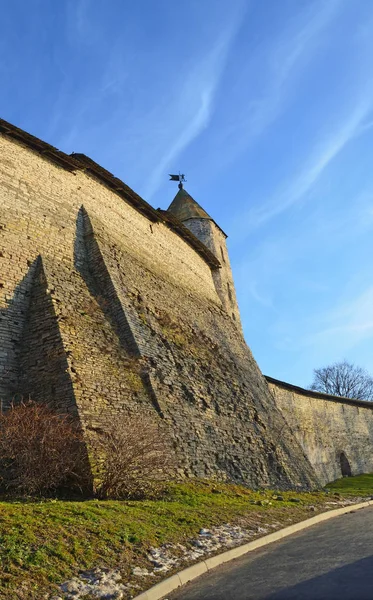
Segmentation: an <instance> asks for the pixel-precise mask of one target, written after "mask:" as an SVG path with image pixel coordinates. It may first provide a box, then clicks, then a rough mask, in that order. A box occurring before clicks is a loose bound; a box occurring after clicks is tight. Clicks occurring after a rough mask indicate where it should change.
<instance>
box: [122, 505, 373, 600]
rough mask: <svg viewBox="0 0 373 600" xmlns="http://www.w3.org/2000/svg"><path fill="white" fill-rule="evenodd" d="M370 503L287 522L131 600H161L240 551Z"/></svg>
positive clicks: (197, 564) (279, 538) (274, 540)
mask: <svg viewBox="0 0 373 600" xmlns="http://www.w3.org/2000/svg"><path fill="white" fill-rule="evenodd" d="M372 505H373V500H368V501H367V502H360V503H359V504H350V505H349V506H344V507H342V508H336V509H335V510H329V511H327V512H323V513H321V514H319V515H316V516H315V517H311V518H310V519H306V520H305V521H300V522H299V523H294V525H289V526H288V527H285V528H284V529H279V530H278V531H275V532H274V533H270V534H269V535H265V536H263V537H261V538H258V539H257V540H254V541H253V542H248V543H247V544H243V545H242V546H236V547H235V548H231V549H230V550H226V551H225V552H222V553H221V554H217V555H216V556H211V557H210V558H206V559H205V560H202V561H201V562H198V563H196V564H195V565H192V566H191V567H188V568H187V569H183V570H182V571H180V572H179V573H175V575H172V577H168V578H167V579H164V580H163V581H161V582H160V583H157V584H156V585H154V586H153V587H151V588H150V589H149V590H147V591H146V592H142V593H141V594H139V595H138V596H136V597H135V598H133V600H161V599H162V598H164V596H166V595H167V594H170V593H171V592H173V591H174V590H176V589H177V588H179V587H181V586H182V585H184V584H185V583H188V581H192V579H196V577H199V576H200V575H203V574H204V573H207V572H208V571H211V569H214V568H215V567H218V566H219V565H222V564H223V563H225V562H228V561H230V560H233V559H235V558H238V557H239V556H242V555H243V554H247V553H248V552H252V551H253V550H256V549H257V548H261V547H262V546H267V545H268V544H272V542H277V541H278V540H281V539H283V538H285V537H287V536H289V535H291V534H293V533H297V532H298V531H302V530H303V529H307V528H308V527H312V525H316V524H317V523H321V522H322V521H327V520H328V519H332V518H333V517H339V516H340V515H345V514H347V513H349V512H352V511H355V510H360V509H361V508H367V507H368V506H372Z"/></svg>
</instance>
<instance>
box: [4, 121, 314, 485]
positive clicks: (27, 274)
mask: <svg viewBox="0 0 373 600" xmlns="http://www.w3.org/2000/svg"><path fill="white" fill-rule="evenodd" d="M165 212H166V213H167V211H156V210H154V209H153V208H152V207H150V206H149V205H148V204H147V203H146V202H145V201H143V200H142V199H141V198H139V196H137V195H136V194H135V193H134V192H133V191H132V190H130V188H128V187H127V186H126V185H125V184H123V182H121V181H119V180H118V179H116V178H115V177H113V176H112V175H111V174H110V173H108V172H107V171H105V170H104V169H102V168H101V167H99V166H98V165H96V164H95V163H93V161H90V159H88V158H87V157H84V156H82V155H72V156H69V155H66V154H63V153H62V152H59V151H58V150H56V149H55V148H52V147H51V146H49V145H48V144H46V143H44V142H41V141H40V140H38V139H36V138H33V137H32V136H30V135H29V134H26V133H25V132H22V131H21V130H19V129H17V128H15V127H13V126H11V125H10V124H8V123H6V122H5V121H0V398H1V402H2V407H3V409H6V407H7V405H9V403H10V402H11V401H12V400H17V399H20V398H25V397H27V398H28V397H30V398H33V399H35V400H38V401H44V402H48V403H50V404H52V405H54V406H55V407H56V410H59V411H70V412H71V413H72V414H74V415H76V416H77V418H78V419H79V420H80V423H81V426H82V428H83V430H84V431H87V430H93V431H94V430H97V429H100V428H110V424H111V423H112V422H113V421H114V420H115V418H116V415H118V414H120V413H122V412H125V413H129V414H135V413H136V414H145V413H146V414H148V415H151V416H152V418H154V419H157V420H159V422H160V423H161V424H162V427H163V429H164V435H167V436H168V437H169V439H170V440H171V442H172V445H173V447H174V451H175V453H176V456H177V462H178V466H179V473H180V475H184V476H198V477H219V478H231V479H234V480H237V481H243V482H245V483H247V484H249V485H252V486H269V485H270V486H275V487H279V488H289V487H294V486H302V487H305V488H307V487H314V486H315V485H317V484H318V482H317V478H316V476H315V473H314V470H313V468H312V467H311V464H310V462H309V460H308V458H307V457H306V456H305V453H304V451H303V450H302V447H301V445H300V444H299V443H298V441H297V440H296V439H295V438H294V436H293V435H292V432H291V430H290V428H289V427H288V425H287V423H286V421H285V419H284V417H283V415H282V413H281V411H280V410H279V409H278V408H277V407H276V405H275V402H274V399H273V397H272V395H271V393H270V391H269V388H268V385H267V382H266V381H265V379H264V378H263V376H262V374H261V373H260V370H259V368H258V366H257V364H256V363H255V360H254V358H253V357H252V354H251V352H250V350H249V348H248V347H247V345H246V343H245V341H244V339H243V336H242V333H241V329H240V323H239V319H236V320H234V319H233V317H232V311H228V310H227V308H226V306H224V303H223V302H222V299H221V297H220V296H219V293H218V291H217V285H216V278H217V277H218V276H219V275H217V273H216V271H217V270H218V269H219V268H221V265H220V261H219V259H218V257H217V256H216V255H215V254H214V247H213V246H211V247H210V249H208V248H207V247H206V246H205V245H204V244H202V243H201V241H200V240H198V238H197V237H196V236H195V235H193V233H191V231H190V230H189V229H188V228H187V227H185V226H183V224H182V223H181V222H180V221H178V220H177V219H175V218H174V217H172V218H171V215H170V216H168V215H167V214H165ZM219 247H220V243H219ZM226 258H227V257H226ZM225 283H226V282H225ZM230 291H231V294H232V296H231V297H232V299H233V300H234V301H235V296H234V295H233V294H234V286H233V280H232V289H231V290H230ZM233 300H232V302H233Z"/></svg>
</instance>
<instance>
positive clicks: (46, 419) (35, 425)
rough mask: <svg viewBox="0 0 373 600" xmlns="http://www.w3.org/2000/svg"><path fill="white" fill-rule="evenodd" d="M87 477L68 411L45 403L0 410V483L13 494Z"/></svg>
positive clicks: (44, 490) (81, 483)
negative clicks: (59, 409) (56, 409)
mask: <svg viewBox="0 0 373 600" xmlns="http://www.w3.org/2000/svg"><path fill="white" fill-rule="evenodd" d="M88 480H89V474H88V468H87V454H86V449H85V445H84V443H83V439H82V434H81V432H80V431H79V429H78V427H77V426H76V424H75V423H73V422H72V420H71V417H70V416H68V415H60V414H56V413H55V412H53V411H52V410H51V409H50V408H48V406H46V405H45V404H39V403H36V402H32V401H29V402H26V403H21V404H18V405H12V406H11V407H10V409H9V410H8V411H6V412H4V413H2V414H0V485H1V487H2V488H3V490H6V491H7V492H8V493H13V494H27V495H43V494H48V493H50V492H53V491H55V490H56V489H57V488H60V487H62V486H67V487H69V488H70V489H71V488H72V487H73V488H76V489H80V490H83V489H85V488H86V487H87V485H88Z"/></svg>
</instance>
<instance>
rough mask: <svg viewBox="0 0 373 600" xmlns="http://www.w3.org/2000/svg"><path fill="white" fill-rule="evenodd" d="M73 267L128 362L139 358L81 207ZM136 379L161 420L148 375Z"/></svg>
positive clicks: (129, 328) (88, 221) (86, 216)
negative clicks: (97, 305) (95, 302)
mask: <svg viewBox="0 0 373 600" xmlns="http://www.w3.org/2000/svg"><path fill="white" fill-rule="evenodd" d="M74 266H75V268H76V270H77V271H78V273H80V275H81V276H82V278H83V279H84V281H85V284H86V286H87V288H88V291H89V293H90V294H91V296H93V297H94V298H95V300H96V301H97V303H98V304H99V306H100V308H101V310H102V312H103V314H104V316H105V318H106V320H107V321H108V322H109V323H110V325H111V327H112V328H113V330H114V331H115V333H116V335H117V337H118V340H119V343H120V345H121V347H122V348H123V350H124V351H125V352H126V354H127V355H128V357H129V358H132V359H139V358H141V356H142V353H141V350H140V347H139V344H138V343H137V341H136V337H135V335H134V333H133V330H132V328H131V325H130V322H129V320H128V318H127V315H126V313H125V310H124V308H123V304H122V302H121V301H120V299H119V297H118V294H117V291H116V289H115V285H114V283H113V281H112V278H111V276H110V273H109V271H108V268H107V266H106V263H105V259H104V257H103V255H102V252H101V250H100V247H99V245H98V243H97V240H96V238H95V234H94V230H93V227H92V223H91V220H90V218H89V215H88V213H87V211H86V209H85V208H84V206H81V207H80V209H79V212H78V216H77V219H76V237H75V244H74ZM139 375H140V377H141V381H142V384H143V387H144V390H145V391H146V393H147V395H148V398H149V399H150V401H151V404H152V406H153V407H154V408H155V410H156V411H157V413H158V415H159V416H161V417H163V416H164V415H163V412H162V409H161V407H160V405H159V402H158V398H157V394H156V392H155V390H154V387H153V385H152V382H151V378H150V375H149V373H148V372H147V370H146V369H145V368H144V367H143V368H142V369H141V370H140V371H139Z"/></svg>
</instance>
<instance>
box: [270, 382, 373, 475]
mask: <svg viewBox="0 0 373 600" xmlns="http://www.w3.org/2000/svg"><path fill="white" fill-rule="evenodd" d="M266 379H267V382H268V384H269V388H270V390H271V392H272V394H273V397H274V399H275V402H276V405H277V408H279V409H280V411H281V412H282V414H283V416H284V417H285V420H286V421H287V423H288V425H289V426H290V428H291V430H292V431H293V434H294V436H295V437H296V439H297V441H298V442H299V443H300V445H301V446H302V448H303V451H304V453H305V454H306V456H307V458H308V460H309V461H310V463H311V465H312V466H313V468H314V470H315V472H316V475H317V477H318V478H319V480H320V482H321V483H322V484H326V483H328V482H330V481H334V480H335V479H338V478H339V477H342V476H343V475H358V474H359V473H372V472H373V402H362V401H359V400H350V399H347V398H340V397H338V396H329V395H327V394H320V393H318V392H312V391H311V390H304V389H303V388H299V387H297V386H293V385H291V384H287V383H284V382H282V381H278V380H276V379H272V378H271V377H267V378H266Z"/></svg>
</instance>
